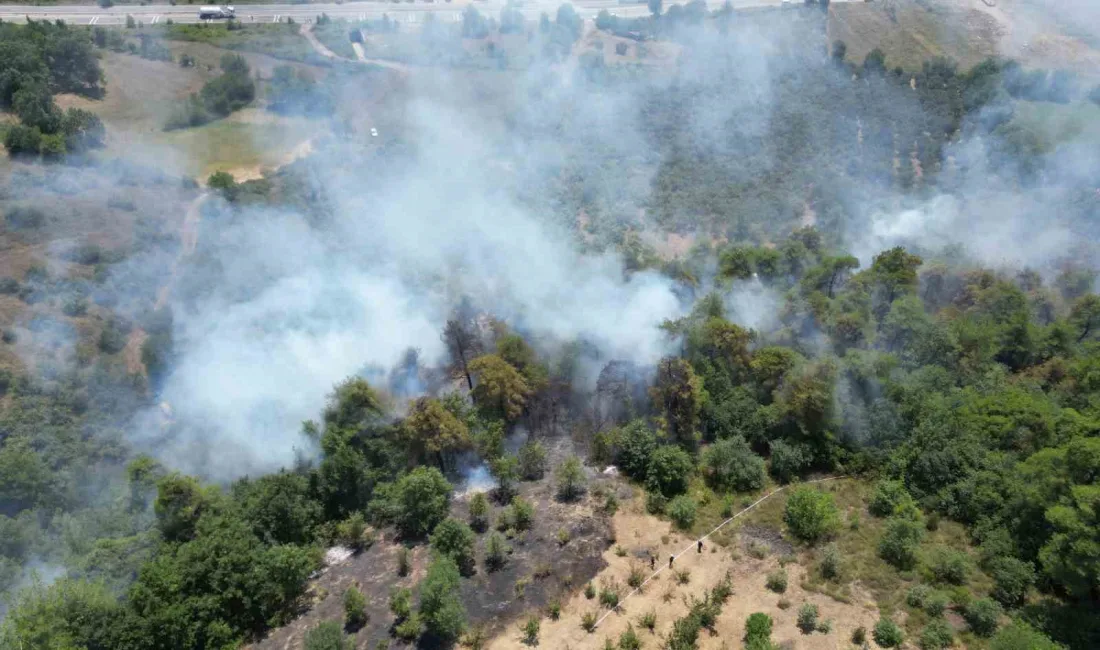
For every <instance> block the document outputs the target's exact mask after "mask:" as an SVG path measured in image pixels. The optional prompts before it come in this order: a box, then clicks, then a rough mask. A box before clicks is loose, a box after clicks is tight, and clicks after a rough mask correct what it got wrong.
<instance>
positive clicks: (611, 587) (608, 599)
mask: <svg viewBox="0 0 1100 650" xmlns="http://www.w3.org/2000/svg"><path fill="white" fill-rule="evenodd" d="M620 591H621V588H620V587H619V583H617V582H615V580H608V581H607V582H604V583H602V584H601V585H600V604H601V605H603V606H604V607H606V608H608V609H614V608H615V607H616V606H617V605H618V604H619V598H620V596H621V594H620V593H619V592H620Z"/></svg>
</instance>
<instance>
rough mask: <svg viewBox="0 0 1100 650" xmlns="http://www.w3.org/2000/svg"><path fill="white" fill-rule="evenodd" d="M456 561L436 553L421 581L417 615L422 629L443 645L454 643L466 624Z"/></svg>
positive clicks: (435, 641)
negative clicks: (421, 622)
mask: <svg viewBox="0 0 1100 650" xmlns="http://www.w3.org/2000/svg"><path fill="white" fill-rule="evenodd" d="M460 583H461V576H460V574H459V571H458V565H456V564H455V562H454V560H452V559H451V558H449V557H447V556H443V555H437V556H436V557H435V558H434V559H433V560H432V563H431V564H430V565H428V573H427V575H425V576H424V580H423V581H422V582H421V583H420V587H419V589H420V607H419V615H420V618H421V620H422V621H423V625H424V633H425V634H426V635H428V637H429V638H430V639H431V640H432V641H433V642H434V643H438V644H440V645H443V646H448V645H451V644H453V643H454V642H455V641H456V640H458V637H459V635H461V634H462V631H463V630H464V629H465V628H466V608H465V606H464V605H463V604H462V596H461V593H460V592H459V585H460Z"/></svg>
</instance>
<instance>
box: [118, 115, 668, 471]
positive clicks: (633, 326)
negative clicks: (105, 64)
mask: <svg viewBox="0 0 1100 650" xmlns="http://www.w3.org/2000/svg"><path fill="white" fill-rule="evenodd" d="M407 128H408V129H409V132H408V133H407V134H402V137H409V138H412V139H414V140H415V141H416V145H417V147H418V148H419V152H420V153H418V154H417V156H416V159H415V163H414V164H413V166H412V168H411V170H409V171H408V172H406V173H402V174H400V175H397V176H396V180H394V179H395V175H392V174H391V175H386V178H388V179H390V180H387V181H385V183H386V185H385V186H384V187H379V186H378V183H379V182H380V181H378V180H377V177H376V176H375V175H374V174H373V173H372V172H371V170H367V169H364V170H355V169H351V170H349V169H348V168H347V167H346V166H344V165H342V162H343V161H342V160H341V159H340V158H339V155H338V154H337V153H336V151H337V150H334V151H333V152H330V153H326V152H324V151H321V152H319V153H318V154H317V156H316V157H315V159H314V160H313V161H311V162H312V164H314V165H317V166H318V168H319V169H321V170H323V173H322V174H321V178H322V179H323V181H322V183H323V185H324V190H325V194H326V196H327V198H328V199H329V200H330V201H331V204H332V205H333V206H334V210H333V213H334V219H333V220H332V221H331V222H328V223H326V224H324V225H323V226H318V225H317V224H313V225H310V224H309V223H308V222H307V220H306V219H305V218H304V217H302V216H300V215H295V214H285V213H283V214H275V213H272V214H268V213H266V212H263V211H259V210H256V209H249V210H246V211H245V214H244V216H243V218H241V220H240V222H239V223H238V224H236V225H234V226H232V227H230V228H228V229H226V230H224V231H222V232H219V234H218V237H219V238H220V239H222V240H223V241H222V242H221V243H220V244H219V247H218V250H219V255H218V256H217V258H216V260H215V262H216V263H217V264H218V265H219V266H220V267H222V268H223V270H224V272H223V274H222V277H223V278H225V279H227V280H228V282H227V283H226V284H222V285H219V286H214V287H210V288H209V289H210V292H209V295H204V296H203V297H201V298H200V299H198V300H197V301H195V302H194V303H192V304H189V305H187V306H184V305H182V304H177V305H175V307H176V308H175V310H174V312H175V314H176V319H175V320H176V331H175V338H176V346H177V349H178V353H179V355H178V361H177V363H176V364H175V366H174V367H173V368H172V370H171V372H170V373H169V374H168V376H167V378H166V379H165V381H164V384H163V388H162V398H163V400H164V402H166V403H167V405H168V409H170V415H169V416H168V418H167V419H169V420H170V422H166V421H165V420H166V415H165V411H166V410H167V409H166V408H164V407H162V408H160V409H156V410H155V411H154V412H151V413H147V414H145V415H144V416H143V417H142V418H141V419H140V420H139V423H138V425H137V427H136V429H137V431H138V434H137V435H138V438H139V440H140V441H142V442H143V443H145V444H146V445H148V446H149V448H151V449H152V450H153V451H154V452H155V453H157V454H158V455H159V456H160V457H161V458H163V459H164V460H165V461H166V462H168V463H169V464H171V465H172V466H173V467H178V468H179V469H181V470H184V471H188V472H194V473H197V474H200V475H203V476H207V477H211V478H215V479H228V478H231V477H234V476H238V475H240V474H242V473H247V472H257V471H262V470H271V469H274V468H277V467H279V466H284V465H288V464H290V463H292V462H293V461H294V458H295V453H296V449H297V450H303V447H304V446H305V445H307V442H308V441H306V440H305V439H304V438H303V437H302V436H301V435H300V425H301V422H302V421H304V420H306V419H310V418H316V417H317V415H318V414H319V412H320V410H321V408H322V407H323V404H324V399H325V396H326V394H327V393H329V392H330V391H331V390H332V387H333V385H334V384H335V383H337V382H339V381H340V380H341V379H343V378H345V377H347V376H349V375H353V374H357V373H360V372H362V371H364V370H365V369H366V368H370V367H383V368H389V367H392V366H393V365H395V364H396V363H397V362H398V361H399V360H400V359H401V357H402V355H403V354H404V352H405V350H406V349H408V348H418V349H419V350H420V353H421V358H422V359H424V360H425V361H426V362H428V363H438V362H441V361H442V356H443V349H442V344H441V342H440V339H439V336H440V332H441V331H442V329H443V326H444V324H445V321H446V318H447V316H448V314H449V312H450V309H451V307H452V306H453V305H454V304H455V303H456V302H457V299H458V298H459V297H460V296H469V297H471V298H472V299H473V301H474V302H475V304H477V305H478V306H479V307H481V308H483V309H485V310H487V311H489V312H490V313H492V314H493V315H495V316H497V317H500V318H502V319H504V320H505V321H507V322H509V323H512V324H513V325H515V326H518V327H522V328H523V330H524V331H526V332H529V333H530V334H532V335H533V337H534V339H535V340H536V341H539V340H543V339H545V340H549V341H569V340H574V339H583V340H585V341H586V342H587V343H589V344H590V345H594V346H596V347H597V348H598V349H600V350H601V351H602V353H603V354H605V355H607V356H609V357H612V358H630V359H633V360H636V361H638V362H640V363H652V362H655V361H656V360H657V359H658V358H659V357H660V356H661V355H662V354H663V353H664V352H665V351H666V348H667V347H668V341H667V340H666V338H665V336H664V335H663V333H662V332H661V331H660V330H659V329H658V326H659V324H660V323H661V322H662V321H663V320H664V319H666V318H672V317H675V316H677V315H678V313H679V312H680V311H681V305H680V303H679V301H678V299H677V298H676V296H675V294H674V293H673V286H672V282H671V281H670V280H668V279H666V278H663V277H661V276H659V275H658V274H656V273H653V272H644V273H637V274H633V275H630V276H627V275H626V274H625V273H624V270H623V265H622V262H621V260H620V259H619V258H618V257H617V256H615V255H612V254H604V255H586V254H582V253H581V251H580V250H579V248H578V246H577V245H576V243H575V242H574V240H573V238H572V236H571V235H570V233H569V232H568V231H567V230H566V229H565V228H562V227H557V226H555V225H553V224H552V223H550V221H549V220H548V219H547V218H546V216H545V215H540V214H537V213H533V212H532V211H531V210H530V209H529V208H527V207H521V206H520V205H518V204H517V202H516V201H514V200H512V199H511V198H510V196H509V194H508V193H507V192H505V191H503V190H502V187H501V180H500V177H499V175H500V171H499V170H498V169H497V168H495V167H494V166H493V162H494V160H495V158H496V156H495V152H494V149H493V147H494V144H493V139H492V136H490V135H488V134H487V133H486V131H485V130H484V129H482V128H479V124H477V123H476V122H475V121H472V120H470V119H469V117H468V116H467V115H464V114H462V113H460V112H458V111H455V110H453V109H452V108H451V107H449V106H447V105H446V104H442V103H439V102H437V101H434V100H428V99H425V98H418V99H416V100H415V101H413V102H412V103H411V104H410V105H409V107H408V126H407ZM634 141H637V138H636V137H635V140H634ZM523 153H524V155H525V156H526V157H527V159H528V162H531V161H532V159H535V162H536V163H538V164H545V165H547V166H549V165H552V162H553V158H554V157H556V156H557V155H559V154H558V152H557V151H556V146H555V145H554V144H553V143H552V142H547V143H546V146H545V147H544V146H543V145H542V143H538V142H533V143H527V144H526V145H525V150H524V152H523ZM538 157H541V160H537V158H538ZM368 196H369V200H368V198H367V197H368ZM202 262H203V263H206V264H209V263H212V260H210V259H206V258H203V259H202ZM305 451H307V452H308V450H305Z"/></svg>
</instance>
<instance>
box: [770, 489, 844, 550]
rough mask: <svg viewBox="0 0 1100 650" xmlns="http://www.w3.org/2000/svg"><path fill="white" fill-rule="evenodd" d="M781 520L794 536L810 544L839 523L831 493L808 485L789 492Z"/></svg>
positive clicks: (831, 530) (828, 533)
mask: <svg viewBox="0 0 1100 650" xmlns="http://www.w3.org/2000/svg"><path fill="white" fill-rule="evenodd" d="M783 521H784V522H786V524H787V527H788V528H789V529H790V531H791V533H792V534H793V535H794V536H795V537H797V538H799V539H801V540H803V541H805V542H809V543H811V544H812V543H814V542H817V541H818V540H821V539H824V538H825V537H828V536H829V535H831V534H832V533H833V532H834V531H836V529H837V528H838V527H839V525H840V517H839V515H838V514H837V509H836V502H835V500H834V499H833V495H832V494H829V493H828V492H822V491H820V490H815V489H814V488H812V487H809V486H803V487H799V488H796V489H795V490H794V491H793V492H791V495H790V496H789V497H788V498H787V507H786V510H785V512H784V515H783Z"/></svg>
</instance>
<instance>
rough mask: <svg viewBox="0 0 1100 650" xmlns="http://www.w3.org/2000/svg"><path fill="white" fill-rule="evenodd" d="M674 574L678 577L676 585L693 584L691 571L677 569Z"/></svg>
mask: <svg viewBox="0 0 1100 650" xmlns="http://www.w3.org/2000/svg"><path fill="white" fill-rule="evenodd" d="M674 573H675V575H676V584H678V585H686V584H687V583H689V582H691V571H690V570H689V569H676V571H675V572H674Z"/></svg>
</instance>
